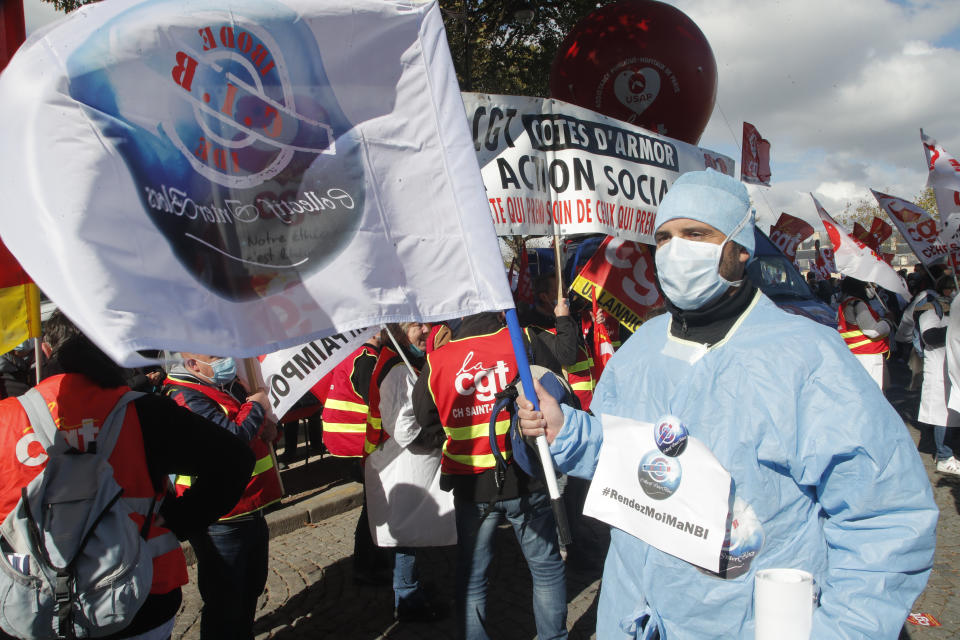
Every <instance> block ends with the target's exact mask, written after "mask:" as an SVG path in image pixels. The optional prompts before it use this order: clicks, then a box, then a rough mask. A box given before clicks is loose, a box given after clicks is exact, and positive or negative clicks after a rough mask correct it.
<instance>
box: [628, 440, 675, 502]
mask: <svg viewBox="0 0 960 640" xmlns="http://www.w3.org/2000/svg"><path fill="white" fill-rule="evenodd" d="M682 474H683V470H682V469H681V468H680V461H679V460H677V459H676V458H671V457H669V456H666V455H664V454H663V453H661V452H660V451H657V450H656V449H653V450H651V451H648V452H647V453H646V454H645V455H644V456H643V458H641V459H640V468H639V469H637V477H638V479H639V480H640V488H642V489H643V492H644V493H646V494H647V495H648V496H650V497H651V498H653V499H654V500H665V499H666V498H669V497H670V496H672V495H673V493H674V492H675V491H676V490H677V488H679V487H680V477H681V475H682Z"/></svg>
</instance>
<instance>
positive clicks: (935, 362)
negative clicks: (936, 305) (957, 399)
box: [917, 309, 949, 426]
mask: <svg viewBox="0 0 960 640" xmlns="http://www.w3.org/2000/svg"><path fill="white" fill-rule="evenodd" d="M948 319H949V317H948V316H946V315H945V316H944V317H942V318H938V317H937V312H936V311H935V310H934V309H928V310H926V311H924V312H923V313H922V314H920V318H919V319H918V320H917V325H918V326H919V328H920V335H921V336H922V335H923V332H924V331H927V330H928V329H937V328H940V327H946V326H947V322H948ZM946 351H947V350H946V347H933V348H931V347H928V346H926V345H925V346H924V349H923V387H922V388H921V390H920V411H919V412H918V413H917V420H918V421H919V422H925V423H927V424H932V425H935V426H946V424H947V396H946V391H945V388H944V387H945V384H944V362H945V357H946Z"/></svg>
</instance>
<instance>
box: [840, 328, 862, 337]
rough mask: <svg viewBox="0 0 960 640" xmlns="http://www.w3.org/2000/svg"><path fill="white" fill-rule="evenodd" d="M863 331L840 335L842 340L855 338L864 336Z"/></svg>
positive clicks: (847, 332) (845, 332)
mask: <svg viewBox="0 0 960 640" xmlns="http://www.w3.org/2000/svg"><path fill="white" fill-rule="evenodd" d="M862 335H863V331H860V330H859V329H854V330H853V331H843V332H841V333H840V337H841V338H853V337H854V336H862Z"/></svg>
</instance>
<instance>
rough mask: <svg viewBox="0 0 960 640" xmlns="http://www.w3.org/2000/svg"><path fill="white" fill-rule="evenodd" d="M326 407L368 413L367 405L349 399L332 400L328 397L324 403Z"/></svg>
mask: <svg viewBox="0 0 960 640" xmlns="http://www.w3.org/2000/svg"><path fill="white" fill-rule="evenodd" d="M323 408H324V409H337V410H339V411H356V412H357V413H366V412H367V405H365V404H360V403H359V402H349V401H347V400H331V399H329V398H327V401H326V403H324V405H323Z"/></svg>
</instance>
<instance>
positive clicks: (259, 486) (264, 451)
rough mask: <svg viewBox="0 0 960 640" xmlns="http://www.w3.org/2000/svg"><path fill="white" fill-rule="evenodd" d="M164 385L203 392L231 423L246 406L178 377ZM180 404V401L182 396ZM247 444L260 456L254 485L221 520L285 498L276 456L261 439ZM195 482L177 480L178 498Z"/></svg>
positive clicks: (225, 394) (244, 492)
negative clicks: (274, 456)
mask: <svg viewBox="0 0 960 640" xmlns="http://www.w3.org/2000/svg"><path fill="white" fill-rule="evenodd" d="M164 384H165V385H167V386H168V387H175V386H180V387H185V388H187V389H193V390H194V391H199V392H200V393H202V394H203V395H205V396H207V397H208V398H210V400H212V401H213V402H215V403H217V404H218V405H219V406H220V408H221V409H222V410H223V413H224V414H226V416H227V418H228V419H229V420H233V419H234V418H236V417H237V414H238V413H240V408H241V407H242V406H243V403H241V402H240V401H239V400H237V399H236V398H234V397H233V396H232V395H230V394H229V393H226V392H224V391H221V390H220V389H217V388H215V387H211V386H210V385H206V384H198V383H196V382H190V381H189V380H183V379H181V378H177V377H174V376H167V380H166V382H165V383H164ZM177 400H179V396H178V397H177ZM247 444H248V445H249V446H250V449H251V450H252V451H253V454H254V456H256V459H257V462H256V464H254V465H253V473H251V474H250V482H248V483H247V488H246V489H244V490H243V495H242V496H240V501H239V502H237V504H236V505H235V506H234V507H233V509H232V510H231V511H230V513H228V514H227V515H225V516H223V517H222V518H220V519H221V520H229V519H230V518H236V517H238V516H243V515H247V514H248V513H253V512H254V511H257V510H258V509H263V508H264V507H266V506H269V505H271V504H273V503H274V502H276V501H278V500H280V498H282V497H283V490H282V489H281V485H280V472H279V471H278V470H277V467H276V465H275V464H274V463H273V455H272V453H271V452H270V447H269V446H268V445H267V443H266V442H264V441H263V440H261V439H260V438H259V437H257V436H254V437H253V438H252V439H251V440H250V442H248V443H247ZM191 482H192V479H191V478H190V476H177V479H176V487H177V495H183V492H184V491H186V490H187V489H189V488H190V484H191Z"/></svg>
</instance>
